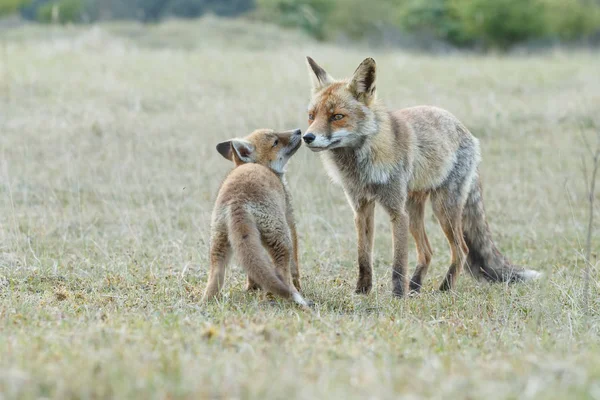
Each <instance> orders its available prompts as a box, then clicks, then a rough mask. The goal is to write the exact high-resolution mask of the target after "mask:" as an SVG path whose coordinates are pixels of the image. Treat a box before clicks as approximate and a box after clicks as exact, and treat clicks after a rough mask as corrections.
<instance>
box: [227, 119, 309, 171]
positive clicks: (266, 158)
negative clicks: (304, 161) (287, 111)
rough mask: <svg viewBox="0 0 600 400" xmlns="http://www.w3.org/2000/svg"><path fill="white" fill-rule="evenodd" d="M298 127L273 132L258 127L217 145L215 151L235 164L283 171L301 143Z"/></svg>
mask: <svg viewBox="0 0 600 400" xmlns="http://www.w3.org/2000/svg"><path fill="white" fill-rule="evenodd" d="M301 135H302V132H301V131H300V129H294V130H291V131H285V132H275V131H273V130H272V129H258V130H256V131H254V132H252V133H251V134H250V135H248V136H246V137H245V138H243V139H231V140H228V141H226V142H221V143H219V144H218V145H217V151H218V152H219V153H220V154H221V155H222V156H223V157H225V158H226V159H228V160H230V161H233V162H234V163H235V165H236V167H237V166H238V165H242V164H246V163H254V164H260V165H263V166H265V167H267V168H270V169H272V170H273V171H275V172H277V173H280V174H281V173H283V172H284V170H285V164H286V163H287V162H288V160H289V159H290V157H291V156H293V155H294V153H295V152H296V150H298V148H299V147H300V145H301V144H302V140H300V137H301Z"/></svg>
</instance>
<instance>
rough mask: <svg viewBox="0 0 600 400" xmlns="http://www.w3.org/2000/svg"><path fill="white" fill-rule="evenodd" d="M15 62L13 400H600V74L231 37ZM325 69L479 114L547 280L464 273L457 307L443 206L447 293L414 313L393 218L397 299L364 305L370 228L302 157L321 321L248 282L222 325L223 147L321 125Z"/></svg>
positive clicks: (4, 92) (41, 54)
mask: <svg viewBox="0 0 600 400" xmlns="http://www.w3.org/2000/svg"><path fill="white" fill-rule="evenodd" d="M0 46H1V47H0V399H13V398H23V399H33V398H57V399H68V398H156V399H163V398H172V399H175V398H177V399H179V398H258V397H261V398H330V399H333V398H369V399H383V398H397V397H399V396H402V397H403V398H407V399H408V398H413V399H414V398H421V397H427V398H439V399H442V398H444V399H445V398H451V397H452V398H484V397H485V398H486V399H516V398H519V399H521V398H523V399H526V398H544V399H562V398H566V397H569V398H590V399H598V398H600V345H599V341H598V335H599V334H600V314H599V310H600V309H599V307H600V299H599V296H598V295H599V292H600V290H599V286H598V281H597V275H596V271H595V270H594V271H593V275H592V276H593V281H592V283H591V298H590V311H589V312H588V313H585V310H584V308H583V298H582V294H583V279H582V271H583V267H584V262H583V258H582V249H583V246H584V243H585V236H586V229H587V219H588V216H587V198H586V189H585V182H584V174H583V172H582V167H581V165H582V159H584V158H589V155H588V152H587V151H588V147H587V146H586V145H585V144H584V141H583V139H582V135H583V136H587V137H588V139H589V140H590V143H594V142H593V140H592V139H593V137H594V135H595V132H597V130H598V129H600V112H599V110H600V78H599V75H598V65H600V54H598V53H592V52H581V51H578V52H566V51H565V50H562V51H554V52H551V53H547V54H545V55H537V56H510V57H503V56H494V55H491V56H485V57H483V56H471V55H464V54H457V55H447V56H428V55H419V54H410V53H405V52H401V51H399V50H383V49H380V50H372V49H365V48H358V47H357V48H353V49H348V48H342V47H335V46H329V45H323V44H317V43H314V42H311V41H310V40H308V39H306V38H304V37H302V36H301V35H299V34H296V33H293V32H286V31H279V30H277V29H275V28H273V27H269V26H259V25H251V24H248V23H243V22H224V21H218V20H212V19H206V20H202V21H199V22H194V23H181V22H169V23H166V24H164V25H158V26H152V27H149V28H143V27H141V26H139V25H126V24H115V25H102V26H100V27H94V28H45V29H42V28H36V27H24V28H20V29H14V30H10V31H4V32H0ZM305 55H311V56H313V57H314V58H315V59H316V60H317V61H318V62H319V63H320V64H321V65H323V66H324V67H326V68H327V69H328V71H329V72H330V73H331V74H333V75H335V76H345V75H349V74H351V73H352V72H353V71H354V69H355V67H356V66H357V65H358V63H359V62H360V61H361V60H362V59H363V58H365V57H367V56H373V57H374V58H375V59H376V61H377V63H378V67H379V75H378V79H379V83H378V85H377V87H378V90H379V97H380V98H381V99H382V100H383V101H384V102H385V103H386V104H387V105H388V106H390V107H394V108H400V107H406V106H411V105H416V104H434V105H438V106H441V107H444V108H447V109H449V110H450V111H452V112H453V113H454V114H455V115H457V116H458V117H459V118H460V119H461V120H462V121H463V122H464V123H465V124H466V125H467V126H468V127H469V128H470V129H471V131H472V132H473V133H474V134H475V135H476V136H477V137H479V138H480V141H481V145H482V151H483V165H482V175H483V179H484V194H485V201H486V206H487V212H488V217H489V220H490V224H491V226H492V229H493V231H494V232H495V238H496V240H497V242H498V245H499V247H500V248H501V249H502V251H503V252H505V253H506V255H507V256H508V257H509V258H511V259H512V260H513V261H514V262H516V263H519V264H523V265H528V266H530V267H531V268H534V269H537V270H540V271H543V272H544V273H545V278H544V279H543V280H542V281H540V282H537V283H535V284H531V285H525V284H524V285H516V286H510V287H509V286H506V285H501V284H497V285H489V284H485V283H477V282H475V281H474V280H473V279H471V278H470V277H469V276H467V275H466V274H465V275H464V276H462V278H461V279H460V282H459V285H458V290H457V291H456V292H455V293H451V294H442V293H439V292H437V291H436V290H435V289H436V288H437V286H438V284H439V282H440V281H441V278H442V277H443V275H444V274H445V272H446V269H447V266H448V263H449V249H448V246H447V244H446V242H445V239H444V237H443V234H442V233H441V230H440V228H439V227H438V226H437V223H436V222H435V221H434V220H433V217H432V216H431V214H432V213H431V211H430V209H429V207H428V210H427V218H426V222H427V230H428V233H429V235H430V239H431V242H432V245H433V248H434V252H435V254H434V258H433V262H432V267H431V272H430V274H429V277H428V279H427V281H426V282H425V288H424V292H423V293H422V294H421V295H420V296H418V297H415V298H410V299H405V300H398V299H394V298H392V296H391V270H390V262H391V234H390V229H389V225H388V220H387V217H386V215H385V213H384V212H383V211H382V210H381V209H378V210H377V221H376V229H377V233H376V241H375V256H374V257H375V258H374V260H375V261H374V262H375V276H376V278H375V282H374V290H373V292H372V293H371V294H370V295H368V296H359V295H355V294H353V288H354V284H355V279H356V277H357V274H358V271H357V267H356V266H355V260H354V258H355V252H356V250H355V239H354V237H355V233H354V223H353V216H352V212H351V210H350V208H349V206H348V205H347V204H346V200H345V198H344V195H343V193H342V190H341V189H340V188H339V187H335V186H333V185H332V184H330V183H329V180H328V178H327V177H326V175H325V172H324V170H323V168H322V166H321V163H320V160H319V159H318V157H317V156H316V155H315V154H313V153H311V152H310V151H308V150H307V149H304V148H303V149H300V151H299V152H298V153H297V155H296V156H294V158H293V159H292V161H291V163H290V167H289V172H288V180H289V183H290V186H291V190H292V194H293V196H294V204H295V207H296V216H297V220H298V221H297V222H298V230H299V234H300V258H301V272H302V274H303V288H304V293H305V295H306V297H307V298H309V299H311V300H313V301H314V302H315V303H316V307H315V312H314V314H310V313H306V312H302V311H301V310H299V309H298V308H296V307H294V306H293V305H291V304H288V303H285V302H282V301H276V302H272V301H270V300H269V299H268V298H266V296H265V295H264V294H262V293H258V294H257V293H246V292H245V291H244V283H245V274H244V272H243V271H242V270H241V269H240V268H238V267H236V266H232V267H231V268H230V269H229V271H228V275H227V279H226V287H225V289H224V291H223V297H222V299H221V300H220V301H219V302H217V303H213V304H210V305H208V306H201V305H200V304H199V300H200V297H201V295H202V292H203V289H204V285H205V283H206V280H207V273H208V259H207V255H208V237H209V221H210V213H211V208H212V201H213V199H214V196H215V195H216V191H217V189H218V186H219V183H220V182H221V179H222V177H223V176H224V175H225V174H226V172H227V171H228V169H229V168H230V165H229V164H228V163H227V162H226V161H225V160H223V159H222V158H221V156H220V155H219V154H218V153H217V152H216V151H215V149H214V146H215V144H216V143H217V142H219V141H222V140H224V139H228V138H230V137H234V136H243V135H246V134H247V133H249V132H250V131H252V130H253V129H255V128H259V127H272V128H278V129H279V128H281V129H288V128H296V127H299V128H302V129H305V128H306V126H307V123H306V113H305V109H306V104H307V102H308V98H309V90H310V89H309V80H308V75H307V71H306V66H305V61H304V56H305ZM597 200H600V198H599V199H597ZM598 203H600V201H598V202H597V204H598ZM597 233H598V229H597V228H595V237H594V238H593V240H592V247H593V249H592V251H593V252H594V253H598V252H600V243H599V242H600V241H599V240H598V235H597ZM411 245H412V241H411ZM410 264H411V265H414V264H415V254H414V251H411V254H410ZM411 269H412V267H411Z"/></svg>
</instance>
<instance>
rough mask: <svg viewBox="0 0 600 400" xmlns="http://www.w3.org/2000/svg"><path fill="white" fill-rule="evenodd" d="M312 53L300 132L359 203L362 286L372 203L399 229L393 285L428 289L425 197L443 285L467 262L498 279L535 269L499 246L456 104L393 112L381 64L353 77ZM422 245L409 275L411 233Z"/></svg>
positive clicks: (362, 288)
mask: <svg viewBox="0 0 600 400" xmlns="http://www.w3.org/2000/svg"><path fill="white" fill-rule="evenodd" d="M307 59H308V66H309V72H310V75H311V78H312V82H313V90H312V98H311V101H310V104H309V106H308V123H309V127H308V130H307V132H306V134H305V135H304V137H303V139H304V141H305V143H306V144H307V146H308V147H309V148H310V149H311V150H312V151H315V152H320V154H321V155H322V161H323V164H324V166H325V168H326V169H327V172H328V173H329V175H330V177H331V178H332V179H333V180H334V181H335V182H337V183H339V184H341V185H342V187H343V188H344V192H345V193H346V197H347V199H348V201H349V203H350V205H351V207H352V209H353V210H354V221H355V225H356V231H357V239H358V246H357V247H358V268H359V277H358V282H357V285H356V291H357V292H358V293H368V292H369V291H370V290H371V286H372V260H371V258H372V255H371V253H372V248H373V231H374V223H373V221H374V212H375V204H376V203H379V204H381V205H382V206H383V208H384V209H385V210H386V212H387V213H388V214H389V216H390V221H391V224H392V235H393V244H394V246H393V247H394V249H393V253H394V256H393V262H392V270H393V272H392V283H393V293H394V294H395V295H397V296H403V295H405V294H406V293H407V292H408V290H409V288H410V289H411V290H413V291H419V290H420V289H421V286H422V283H423V279H424V278H425V275H426V274H427V270H428V268H429V264H430V262H431V257H432V255H433V251H432V249H431V245H430V244H429V240H428V238H427V234H426V232H425V226H424V222H423V215H424V210H425V203H426V202H427V200H428V199H431V203H432V207H433V212H434V214H435V216H436V217H437V220H438V222H439V223H440V226H441V228H442V230H443V231H444V234H445V235H446V238H447V240H448V243H449V245H450V250H451V264H450V268H449V269H448V272H447V274H446V277H445V279H444V281H443V282H442V284H441V286H440V289H441V290H449V289H452V288H453V287H454V286H455V284H456V279H457V277H458V275H459V274H460V272H461V270H462V269H463V266H464V265H465V264H466V265H467V268H468V270H469V271H470V272H471V273H472V274H473V275H474V276H475V277H481V278H486V279H488V280H491V281H499V282H515V281H524V280H529V279H532V278H535V277H537V276H538V275H539V274H538V273H537V272H535V271H531V270H527V269H524V268H522V267H517V266H514V265H512V264H511V263H510V262H509V261H508V260H506V258H504V256H502V254H501V253H500V252H499V251H498V249H497V248H496V246H495V244H494V242H493V240H492V235H491V233H490V229H489V227H488V225H487V222H486V219H485V211H484V208H483V200H482V196H481V182H480V178H479V172H478V166H479V162H480V151H479V141H478V140H477V139H476V138H475V137H474V136H473V135H472V134H471V133H470V132H469V131H468V129H467V128H466V127H465V126H464V125H463V124H462V123H461V122H460V121H459V120H458V119H457V118H456V117H455V116H454V115H452V114H451V113H449V112H448V111H446V110H442V109H440V108H437V107H431V106H419V107H411V108H406V109H402V110H398V111H393V112H390V111H388V110H386V109H385V108H384V107H383V106H381V105H380V104H379V103H378V102H377V99H376V86H375V82H376V66H375V61H374V60H373V59H372V58H367V59H365V60H364V61H363V62H362V63H361V64H360V65H359V66H358V68H357V69H356V71H355V72H354V75H353V76H352V78H351V79H347V80H335V79H333V78H332V77H331V76H330V75H329V74H328V73H327V72H326V71H325V70H324V69H323V68H321V67H320V66H319V65H318V64H317V63H316V62H315V61H314V60H313V59H311V58H310V57H308V58H307ZM408 232H410V233H411V234H412V236H413V238H414V239H415V244H416V247H417V267H416V269H415V272H414V274H413V275H412V278H411V279H410V280H409V278H408V273H407V261H408V260H407V258H408V257H407V237H408Z"/></svg>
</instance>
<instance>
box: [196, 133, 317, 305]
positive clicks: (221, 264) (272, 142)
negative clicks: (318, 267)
mask: <svg viewBox="0 0 600 400" xmlns="http://www.w3.org/2000/svg"><path fill="white" fill-rule="evenodd" d="M301 144H302V139H301V132H300V129H296V130H293V131H287V132H274V131H272V130H268V129H261V130H257V131H254V132H253V133H252V134H250V135H249V136H247V137H245V138H243V139H232V140H229V141H226V142H222V143H219V144H218V145H217V151H218V152H219V153H220V154H221V155H222V156H223V157H225V158H226V159H228V160H230V161H233V162H234V164H235V168H234V169H233V170H232V171H231V172H230V173H229V175H228V176H227V178H225V181H224V182H223V184H222V185H221V188H220V189H219V194H218V195H217V200H216V202H215V208H214V210H213V215H212V223H211V244H210V274H209V278H208V284H207V287H206V291H205V293H204V297H203V299H202V300H203V301H207V300H209V299H211V298H213V297H214V296H216V295H217V294H218V293H219V291H220V289H221V287H222V286H223V282H224V279H225V268H226V267H227V264H228V262H229V258H230V256H231V254H232V253H234V254H235V255H236V257H237V259H238V262H239V263H240V265H241V266H242V267H243V268H244V269H245V270H246V272H247V273H248V290H251V289H257V288H258V287H261V288H263V289H264V290H268V291H269V292H272V293H273V294H276V295H279V296H281V297H283V298H286V299H290V300H293V301H294V302H295V303H297V304H299V305H301V306H303V307H306V306H308V305H310V302H308V301H306V300H305V299H304V298H303V297H302V296H301V295H300V293H299V292H298V291H299V290H300V274H299V272H298V243H297V242H298V241H297V236H296V228H295V224H294V215H293V210H292V204H291V197H290V195H289V192H288V190H287V187H286V183H285V179H284V176H283V174H284V169H285V165H286V163H287V161H288V160H289V159H290V157H291V156H292V155H294V153H295V152H296V150H298V148H299V147H300V145H301Z"/></svg>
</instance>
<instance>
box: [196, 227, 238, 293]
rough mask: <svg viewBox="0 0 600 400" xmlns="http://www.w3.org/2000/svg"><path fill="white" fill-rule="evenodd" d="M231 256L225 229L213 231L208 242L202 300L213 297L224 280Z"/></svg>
mask: <svg viewBox="0 0 600 400" xmlns="http://www.w3.org/2000/svg"><path fill="white" fill-rule="evenodd" d="M230 258H231V246H230V245H229V241H228V239H227V231H226V230H225V229H217V230H215V231H214V232H213V234H212V238H211V243H210V272H209V276H208V284H207V285H206V290H205V291H204V296H203V297H202V301H207V300H210V299H211V298H213V297H215V296H216V295H217V294H218V293H219V291H220V290H221V288H222V287H223V282H224V281H225V269H226V268H227V264H228V263H229V259H230Z"/></svg>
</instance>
